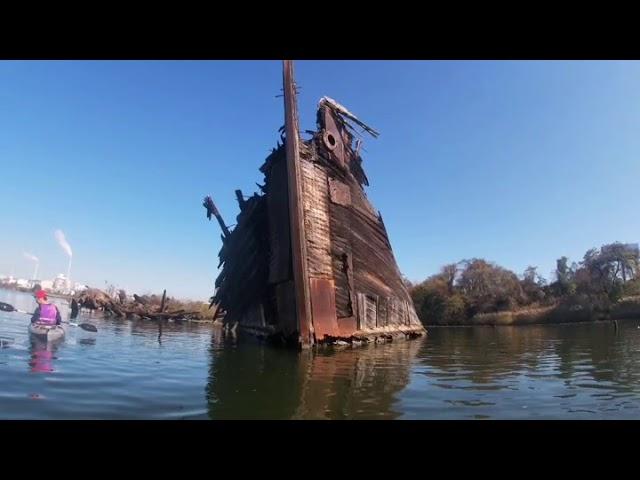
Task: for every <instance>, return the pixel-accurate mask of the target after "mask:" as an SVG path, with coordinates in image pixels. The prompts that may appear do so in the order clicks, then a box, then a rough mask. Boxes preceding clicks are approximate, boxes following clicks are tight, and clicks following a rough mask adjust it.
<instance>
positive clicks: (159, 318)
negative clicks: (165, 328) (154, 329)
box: [158, 288, 167, 344]
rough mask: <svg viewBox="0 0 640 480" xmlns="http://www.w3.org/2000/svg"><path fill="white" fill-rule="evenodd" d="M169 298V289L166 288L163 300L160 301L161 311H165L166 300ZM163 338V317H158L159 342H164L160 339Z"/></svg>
mask: <svg viewBox="0 0 640 480" xmlns="http://www.w3.org/2000/svg"><path fill="white" fill-rule="evenodd" d="M166 298H167V289H166V288H165V289H164V291H163V292H162V301H161V302H160V313H162V312H164V301H165V300H166ZM160 338H162V317H158V343H160V344H161V343H162V341H161V340H160Z"/></svg>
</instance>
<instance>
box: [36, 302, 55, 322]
mask: <svg viewBox="0 0 640 480" xmlns="http://www.w3.org/2000/svg"><path fill="white" fill-rule="evenodd" d="M57 314H58V309H57V308H56V306H55V305H53V304H52V303H45V304H43V305H40V319H39V320H38V323H39V324H40V325H55V324H56V317H57Z"/></svg>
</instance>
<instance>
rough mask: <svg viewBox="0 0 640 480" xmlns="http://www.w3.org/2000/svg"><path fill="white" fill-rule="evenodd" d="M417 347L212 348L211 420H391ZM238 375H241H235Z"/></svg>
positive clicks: (395, 415)
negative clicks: (294, 350)
mask: <svg viewBox="0 0 640 480" xmlns="http://www.w3.org/2000/svg"><path fill="white" fill-rule="evenodd" d="M422 343H423V341H421V340H418V341H412V342H395V343H391V344H385V345H373V344H372V345H368V346H366V347H363V348H349V347H347V348H339V349H335V350H333V349H327V350H325V349H321V350H317V351H316V350H307V351H303V352H301V353H298V352H292V351H289V350H286V349H278V348H272V347H270V346H264V345H256V344H248V343H244V344H243V345H242V346H241V347H238V348H229V347H227V348H223V347H222V346H214V347H213V348H212V354H211V364H210V367H209V382H208V385H207V387H206V396H207V403H208V414H209V417H210V418H211V419H214V420H222V419H234V420H235V419H247V420H249V419H251V420H257V419H270V420H277V419H285V420H286V419H307V420H310V419H314V420H315V419H318V420H320V419H326V420H338V419H396V418H399V417H400V416H401V415H402V413H401V410H402V407H401V405H399V404H398V402H400V401H401V398H400V396H401V393H402V391H403V390H404V389H405V388H406V387H407V386H408V385H409V383H410V381H411V366H412V364H413V363H414V362H415V358H416V355H417V353H418V352H419V351H420V349H421V345H422ZM238 372H241V374H238Z"/></svg>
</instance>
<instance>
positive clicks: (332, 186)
mask: <svg viewBox="0 0 640 480" xmlns="http://www.w3.org/2000/svg"><path fill="white" fill-rule="evenodd" d="M329 198H330V199H331V201H332V202H333V203H335V204H338V205H342V206H344V207H348V206H350V205H351V189H350V188H349V185H347V184H345V183H342V182H341V181H340V180H335V179H333V178H329Z"/></svg>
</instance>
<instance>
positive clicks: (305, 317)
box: [282, 60, 313, 346]
mask: <svg viewBox="0 0 640 480" xmlns="http://www.w3.org/2000/svg"><path fill="white" fill-rule="evenodd" d="M282 65H283V83H284V88H283V90H284V125H285V135H286V136H285V139H286V154H287V177H288V182H287V183H288V186H289V221H290V230H291V254H292V255H291V256H292V258H291V260H292V263H293V283H294V289H295V302H296V318H297V322H298V331H299V333H300V343H301V344H302V346H308V345H310V344H312V343H313V337H312V328H313V326H312V324H311V302H310V300H309V298H310V297H309V278H308V272H307V249H306V245H305V238H306V237H305V229H304V210H303V205H302V179H301V178H302V174H301V172H300V148H299V141H300V137H299V132H298V112H297V104H296V92H295V86H294V80H293V62H292V61H291V60H284V61H283V64H282Z"/></svg>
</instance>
